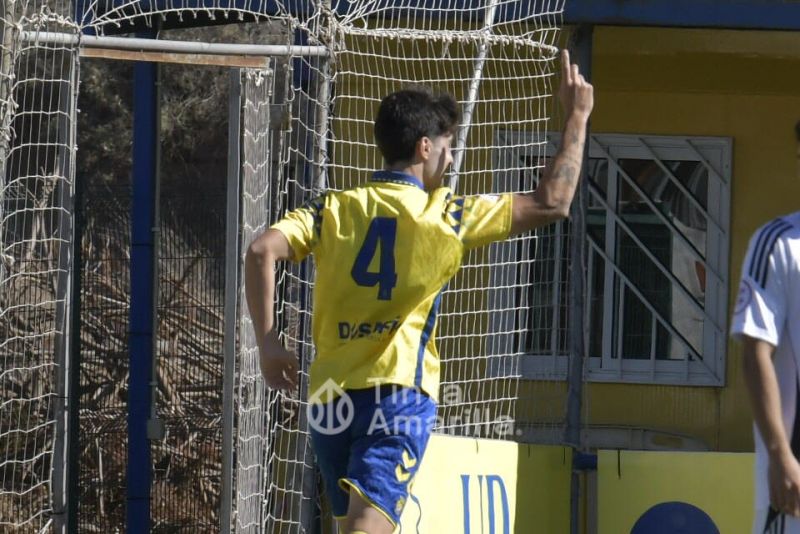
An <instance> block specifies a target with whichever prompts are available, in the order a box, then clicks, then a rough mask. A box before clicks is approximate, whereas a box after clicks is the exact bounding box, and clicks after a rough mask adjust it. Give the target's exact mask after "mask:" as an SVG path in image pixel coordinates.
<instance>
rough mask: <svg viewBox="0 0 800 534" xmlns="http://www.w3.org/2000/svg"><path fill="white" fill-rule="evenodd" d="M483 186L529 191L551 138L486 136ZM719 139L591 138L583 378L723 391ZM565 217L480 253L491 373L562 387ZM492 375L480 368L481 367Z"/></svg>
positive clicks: (725, 206)
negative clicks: (487, 171) (486, 262)
mask: <svg viewBox="0 0 800 534" xmlns="http://www.w3.org/2000/svg"><path fill="white" fill-rule="evenodd" d="M496 141H497V142H496V147H497V148H496V153H495V155H494V168H495V171H494V177H493V178H494V179H493V190H494V192H505V191H519V190H530V189H531V188H532V187H535V184H536V183H538V175H539V172H541V171H542V169H543V168H544V165H545V164H546V162H547V161H548V160H549V159H550V158H552V157H553V156H554V155H555V153H556V150H557V147H558V143H559V136H558V135H557V134H547V135H546V136H545V135H539V137H538V138H537V137H536V134H535V133H528V132H517V131H503V132H499V133H498V134H497V139H496ZM731 154H732V143H731V140H730V139H726V138H711V137H681V136H646V135H611V134H594V135H592V136H591V137H590V146H589V163H588V166H587V180H588V185H589V198H588V207H587V213H586V222H587V228H586V239H585V241H586V255H585V257H586V273H587V278H586V284H585V286H586V294H585V298H584V302H585V303H586V308H587V309H586V325H587V328H586V329H585V332H584V335H585V340H586V347H587V350H588V356H589V358H588V360H587V371H588V372H587V376H588V378H589V379H590V380H596V381H617V382H639V383H660V384H684V385H722V384H723V382H724V376H725V372H724V371H725V350H726V330H727V319H726V316H727V301H728V298H727V296H728V254H729V251H728V242H729V227H730V173H731ZM571 234H572V231H571V226H570V223H569V221H563V222H559V223H557V224H554V225H551V226H550V227H547V228H542V229H540V230H538V231H536V232H534V233H533V234H531V235H529V236H519V237H516V238H514V239H512V240H510V241H507V242H504V243H497V244H495V245H493V248H492V251H491V271H492V280H493V284H492V288H491V289H490V290H489V292H490V295H489V299H488V302H489V303H490V304H489V305H490V307H491V310H490V311H491V318H490V321H489V327H490V329H491V333H492V336H491V337H490V339H489V341H488V343H489V346H490V351H491V353H492V354H494V355H496V356H497V358H496V363H495V365H494V366H493V367H494V368H498V366H501V365H502V366H503V367H504V368H508V367H507V366H509V365H514V366H515V367H514V368H516V369H518V371H519V374H521V376H523V377H525V378H531V379H541V378H545V379H546V378H553V379H563V378H564V377H565V376H566V369H567V358H568V352H569V336H570V335H571V334H570V329H569V324H568V316H569V313H568V311H569V308H568V306H569V294H570V286H569V272H570V270H569V264H570V257H569V251H570V243H569V241H570V237H571ZM490 371H491V368H490Z"/></svg>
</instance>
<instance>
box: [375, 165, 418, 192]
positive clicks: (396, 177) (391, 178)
mask: <svg viewBox="0 0 800 534" xmlns="http://www.w3.org/2000/svg"><path fill="white" fill-rule="evenodd" d="M370 181H371V182H389V183H392V184H402V185H413V186H415V187H419V188H420V189H422V190H423V191H424V190H425V188H424V187H423V185H422V182H421V181H420V179H419V178H417V177H416V176H414V175H412V174H406V173H404V172H397V171H385V170H384V171H375V174H373V175H372V178H371V179H370Z"/></svg>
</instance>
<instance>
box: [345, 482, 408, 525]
mask: <svg viewBox="0 0 800 534" xmlns="http://www.w3.org/2000/svg"><path fill="white" fill-rule="evenodd" d="M339 487H340V488H342V489H343V490H349V489H350V488H352V489H354V490H356V493H358V495H359V497H361V498H362V499H364V500H365V501H366V502H367V504H369V505H370V506H371V507H372V508H375V509H376V510H377V511H379V512H380V513H381V514H383V516H384V517H385V518H386V519H388V520H389V523H391V524H392V528H395V527H397V521H395V520H394V519H392V516H390V515H389V512H387V511H386V510H384V509H383V507H381V505H379V504H378V503H376V502H375V501H373V500H372V499H370V498H369V495H367V494H366V493H364V492H363V491H362V490H361V488H359V487H358V485H356V483H355V482H353V481H352V480H350V479H349V478H340V479H339Z"/></svg>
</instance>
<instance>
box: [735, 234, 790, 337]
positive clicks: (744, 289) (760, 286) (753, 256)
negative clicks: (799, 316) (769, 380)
mask: <svg viewBox="0 0 800 534" xmlns="http://www.w3.org/2000/svg"><path fill="white" fill-rule="evenodd" d="M789 229H791V225H789V224H788V223H786V222H784V221H781V220H780V219H777V220H776V221H773V222H772V223H770V224H768V225H766V226H764V227H763V228H761V229H760V230H759V231H758V232H756V234H755V235H754V236H753V238H752V239H751V240H750V245H749V247H748V250H747V256H745V260H744V264H743V265H742V280H741V282H740V284H739V294H738V296H737V298H736V305H735V307H734V312H733V321H732V325H731V335H733V336H734V337H741V336H742V335H746V336H749V337H752V338H755V339H760V340H763V341H766V342H767V343H770V344H772V345H774V346H778V344H779V343H780V342H781V335H782V333H783V330H784V325H785V322H786V311H787V304H788V302H787V300H788V297H789V295H788V287H787V280H788V258H787V256H786V243H785V242H784V241H783V240H782V239H781V235H782V234H783V233H784V232H786V231H787V230H789Z"/></svg>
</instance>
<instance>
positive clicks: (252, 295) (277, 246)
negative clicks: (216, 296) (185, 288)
mask: <svg viewBox="0 0 800 534" xmlns="http://www.w3.org/2000/svg"><path fill="white" fill-rule="evenodd" d="M293 256H294V254H293V251H292V248H291V246H290V245H289V241H288V240H287V239H286V237H285V236H284V235H283V234H282V233H281V232H280V231H278V230H275V229H269V230H267V231H266V232H264V233H263V234H261V235H260V236H259V237H258V238H256V239H255V240H254V241H253V242H252V243H251V244H250V246H249V247H248V249H247V254H246V256H245V261H244V288H245V290H244V292H245V298H246V300H247V308H248V309H249V310H250V318H251V319H252V321H253V330H254V331H255V336H256V342H257V343H258V352H259V363H260V365H261V374H262V375H263V376H264V380H265V381H266V383H267V385H268V386H269V387H271V388H277V389H294V388H295V387H296V385H297V372H298V365H297V356H295V355H294V354H292V353H291V352H289V351H287V350H286V349H285V348H283V345H282V344H281V342H280V340H279V339H278V334H277V332H276V331H275V329H274V325H275V317H274V309H273V308H274V305H275V263H276V262H277V261H281V260H288V259H291V258H292V257H293Z"/></svg>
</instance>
